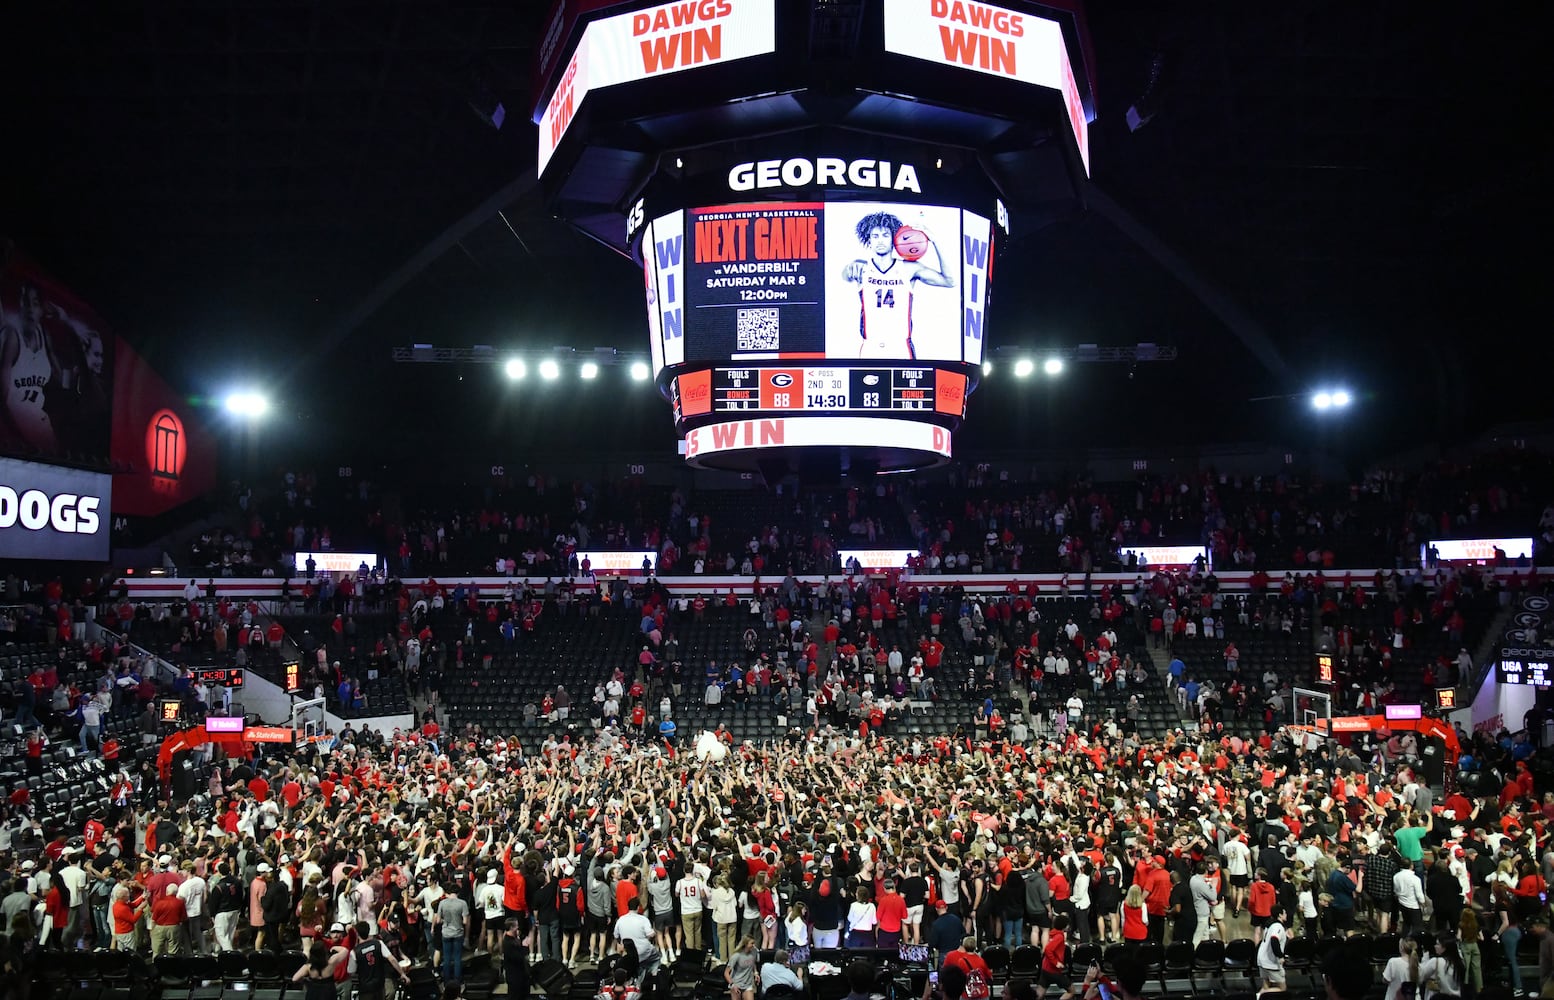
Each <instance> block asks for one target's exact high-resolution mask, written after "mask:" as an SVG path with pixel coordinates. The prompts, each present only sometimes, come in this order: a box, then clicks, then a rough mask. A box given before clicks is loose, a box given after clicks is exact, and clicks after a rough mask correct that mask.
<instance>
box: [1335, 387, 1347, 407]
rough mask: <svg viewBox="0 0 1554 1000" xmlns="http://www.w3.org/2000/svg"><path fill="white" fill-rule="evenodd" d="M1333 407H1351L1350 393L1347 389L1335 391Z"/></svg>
mask: <svg viewBox="0 0 1554 1000" xmlns="http://www.w3.org/2000/svg"><path fill="white" fill-rule="evenodd" d="M1333 405H1334V406H1336V407H1338V408H1340V409H1342V408H1343V407H1345V406H1348V405H1349V391H1348V390H1347V389H1335V390H1334V391H1333Z"/></svg>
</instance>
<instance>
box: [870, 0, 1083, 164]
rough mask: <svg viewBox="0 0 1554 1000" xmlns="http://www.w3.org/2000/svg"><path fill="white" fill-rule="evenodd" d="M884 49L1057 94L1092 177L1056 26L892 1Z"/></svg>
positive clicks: (935, 2) (935, 3) (967, 8)
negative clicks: (1026, 84) (1060, 96)
mask: <svg viewBox="0 0 1554 1000" xmlns="http://www.w3.org/2000/svg"><path fill="white" fill-rule="evenodd" d="M885 50H886V51H887V52H895V53H897V54H898V55H903V56H911V57H912V58H914V59H926V60H927V61H929V62H935V63H938V64H939V65H941V66H953V67H956V68H959V69H968V70H972V71H974V72H977V73H986V74H988V75H989V76H997V77H1002V78H1004V79H1006V80H1015V81H1018V82H1020V83H1028V84H1032V85H1034V86H1037V87H1046V88H1048V89H1049V90H1056V91H1058V92H1059V93H1061V94H1062V95H1063V104H1064V107H1065V110H1066V113H1067V115H1068V125H1069V129H1070V130H1071V131H1072V132H1073V133H1074V143H1075V144H1076V145H1077V146H1078V149H1079V159H1080V162H1082V163H1083V164H1084V167H1085V173H1086V174H1087V175H1088V174H1089V173H1090V123H1089V119H1088V118H1087V117H1086V116H1085V109H1084V102H1083V100H1082V99H1081V97H1080V94H1079V85H1078V83H1077V82H1076V81H1075V79H1074V67H1073V63H1072V62H1070V60H1069V57H1068V48H1067V46H1066V45H1064V43H1063V29H1062V28H1061V27H1060V26H1059V25H1058V23H1057V22H1056V21H1049V20H1047V19H1046V18H1043V17H1036V16H1035V15H1032V14H1027V13H1022V12H1019V11H1012V10H1008V9H1006V8H1003V7H995V6H994V5H992V4H986V3H974V2H971V0H890V2H889V3H887V4H885Z"/></svg>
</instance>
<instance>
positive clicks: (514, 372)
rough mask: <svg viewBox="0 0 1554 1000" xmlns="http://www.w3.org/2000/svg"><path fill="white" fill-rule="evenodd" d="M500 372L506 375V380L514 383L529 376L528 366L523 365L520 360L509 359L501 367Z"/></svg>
mask: <svg viewBox="0 0 1554 1000" xmlns="http://www.w3.org/2000/svg"><path fill="white" fill-rule="evenodd" d="M502 370H503V371H504V372H506V373H507V377H508V378H510V379H512V380H513V381H515V382H516V381H517V380H518V379H521V378H523V377H524V376H525V375H527V374H529V366H528V365H526V364H524V363H523V359H522V358H513V359H511V360H510V361H508V362H507V364H505V365H503V366H502Z"/></svg>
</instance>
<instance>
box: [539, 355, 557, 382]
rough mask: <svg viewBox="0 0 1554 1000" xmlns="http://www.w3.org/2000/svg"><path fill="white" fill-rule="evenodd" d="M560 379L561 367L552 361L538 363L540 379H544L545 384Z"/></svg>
mask: <svg viewBox="0 0 1554 1000" xmlns="http://www.w3.org/2000/svg"><path fill="white" fill-rule="evenodd" d="M560 377H561V366H560V365H558V364H556V363H555V362H554V361H550V360H548V359H547V360H545V361H541V362H540V378H542V379H544V380H545V381H547V382H553V381H555V380H556V379H558V378H560Z"/></svg>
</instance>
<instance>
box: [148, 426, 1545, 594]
mask: <svg viewBox="0 0 1554 1000" xmlns="http://www.w3.org/2000/svg"><path fill="white" fill-rule="evenodd" d="M1010 468H1011V466H1010V465H1000V464H993V463H970V464H964V465H958V466H953V467H952V468H951V469H950V470H948V471H947V472H943V473H938V474H935V475H930V476H927V477H924V478H923V480H922V481H921V482H920V483H918V484H915V485H912V484H902V483H899V482H897V481H881V482H880V483H877V484H875V485H874V486H872V487H869V488H858V487H853V488H849V489H843V490H836V491H820V492H814V491H808V492H800V493H798V494H797V495H795V493H794V492H793V491H792V490H791V489H789V490H788V491H787V492H786V493H783V494H781V495H779V496H777V497H776V498H775V499H774V500H773V502H771V503H766V502H765V501H764V498H765V497H766V494H763V493H762V492H760V491H754V490H752V491H745V492H726V491H725V492H719V491H711V492H706V491H700V492H693V493H689V494H688V493H686V492H685V491H683V490H680V489H672V488H669V487H657V486H651V485H648V484H646V483H645V482H644V481H643V480H642V479H641V478H640V477H628V478H624V479H620V480H615V481H611V482H605V483H600V484H595V483H589V482H582V481H570V482H568V481H561V480H558V479H557V478H556V477H554V476H550V475H547V474H545V473H544V472H525V473H522V474H517V475H514V474H509V473H504V474H503V475H501V476H493V477H491V478H490V479H489V480H488V481H487V482H486V483H485V485H484V486H483V487H481V488H480V489H478V490H472V491H470V492H471V494H472V495H477V494H478V495H479V501H478V502H476V503H470V504H466V505H462V506H459V507H453V508H448V507H446V506H445V504H446V499H445V497H446V491H444V492H442V493H439V494H436V495H435V496H428V497H427V498H425V502H424V503H419V502H417V499H418V498H414V497H411V496H406V495H402V494H399V493H391V492H390V493H386V491H384V490H383V489H382V488H381V486H380V484H378V483H376V482H374V481H370V480H368V479H366V478H362V477H359V476H355V475H349V476H348V475H346V474H347V473H350V472H351V470H348V469H341V470H332V471H335V472H338V473H339V475H337V476H336V475H329V476H319V475H317V474H315V473H312V472H297V471H286V472H284V473H283V474H281V475H280V477H279V479H278V481H277V482H276V483H274V484H271V485H269V486H267V487H266V488H265V489H262V490H261V491H259V492H258V493H257V494H256V492H255V490H254V489H253V488H252V487H249V486H241V485H235V486H234V488H233V491H232V497H233V501H232V506H233V509H234V518H233V521H232V524H231V526H230V527H229V528H228V529H227V530H225V531H216V530H211V531H207V532H205V533H203V534H202V535H201V536H200V537H199V538H197V539H195V540H194V541H193V542H191V543H190V546H189V550H188V551H187V554H186V555H185V554H182V553H180V559H179V560H178V561H180V562H181V563H183V564H185V565H186V566H187V568H188V569H190V570H191V571H193V572H195V573H200V574H211V575H218V576H219V575H227V576H242V575H249V574H258V573H260V572H265V573H275V572H279V573H285V572H287V570H288V568H289V567H290V566H291V564H290V563H289V562H288V561H287V560H289V559H290V554H291V553H293V552H299V551H303V552H306V551H315V552H316V551H327V550H331V549H334V550H341V551H353V550H358V549H359V550H364V551H375V552H380V553H383V554H384V555H385V556H386V557H387V558H388V560H389V562H390V564H391V571H392V572H394V573H396V574H400V575H405V576H412V575H423V576H424V575H434V574H438V573H444V574H446V573H448V572H460V573H463V572H477V571H478V572H484V573H490V572H495V573H501V572H507V571H510V572H512V573H515V574H516V575H557V576H560V575H564V573H565V567H566V565H567V561H568V557H569V555H570V553H571V552H572V551H573V550H575V549H577V548H578V547H579V546H581V547H583V548H589V547H594V548H634V549H651V550H653V551H655V552H657V553H658V558H659V565H660V572H663V573H669V572H675V573H681V574H692V573H707V574H709V575H717V574H742V575H746V576H772V575H781V574H783V573H788V572H794V573H808V572H818V573H824V572H827V571H834V570H837V569H839V568H840V566H839V564H838V562H837V561H836V560H837V553H838V552H839V551H840V550H841V549H845V548H848V547H871V548H872V547H882V546H887V545H889V546H896V547H903V548H904V547H907V546H917V547H920V548H921V550H922V551H923V553H924V558H925V563H927V564H929V568H933V569H945V570H962V571H964V570H968V569H971V568H972V567H980V568H981V570H982V571H983V572H1076V573H1083V572H1086V571H1089V570H1095V571H1100V570H1103V569H1109V568H1114V567H1118V566H1122V565H1126V560H1127V552H1128V551H1129V550H1130V549H1132V548H1134V547H1136V546H1141V545H1168V544H1169V545H1177V544H1188V545H1203V546H1205V547H1206V548H1207V549H1208V550H1209V551H1210V553H1211V558H1212V560H1213V563H1214V565H1215V566H1216V567H1219V568H1220V569H1221V570H1228V569H1246V570H1250V569H1254V568H1257V567H1263V568H1269V569H1273V568H1290V569H1295V570H1298V571H1299V570H1305V569H1307V568H1311V569H1316V568H1323V569H1327V570H1331V569H1333V568H1335V567H1340V568H1358V567H1374V566H1382V567H1388V568H1402V567H1404V566H1408V565H1417V563H1418V554H1419V550H1420V546H1421V544H1423V543H1424V542H1426V541H1429V540H1431V539H1438V538H1454V537H1483V536H1485V535H1488V536H1505V535H1510V536H1528V535H1531V536H1533V537H1534V538H1535V543H1536V546H1535V547H1536V551H1535V553H1532V554H1531V555H1532V557H1533V558H1535V559H1538V560H1541V561H1542V562H1548V561H1549V560H1550V558H1554V509H1550V508H1546V507H1544V506H1543V501H1544V498H1545V497H1546V496H1547V491H1548V490H1549V489H1550V488H1554V464H1551V461H1550V459H1548V458H1545V457H1543V456H1541V455H1539V454H1537V453H1533V452H1526V451H1513V452H1507V453H1496V454H1489V455H1484V456H1480V457H1478V458H1476V459H1475V460H1474V461H1473V462H1472V463H1467V464H1458V463H1452V462H1445V461H1443V462H1438V463H1434V464H1431V465H1428V466H1426V467H1425V468H1424V469H1422V470H1420V471H1417V472H1413V473H1409V474H1404V473H1403V472H1401V471H1399V470H1396V469H1391V468H1379V469H1373V470H1371V471H1369V472H1367V473H1365V474H1364V475H1363V476H1360V477H1357V478H1356V479H1354V480H1353V481H1351V482H1347V483H1345V482H1324V481H1322V480H1320V479H1311V478H1301V477H1296V476H1293V475H1290V474H1288V473H1287V472H1284V471H1282V470H1281V471H1279V472H1277V473H1270V474H1266V475H1234V474H1225V473H1219V472H1216V471H1214V470H1213V469H1208V470H1202V471H1198V472H1194V473H1191V474H1178V475H1166V476H1162V475H1157V474H1154V473H1141V474H1140V475H1139V476H1138V478H1137V479H1136V480H1135V481H1134V482H1131V483H1103V482H1097V481H1095V480H1094V479H1093V478H1092V477H1090V476H1088V475H1080V476H1074V477H1071V478H1068V479H1066V480H1064V481H1059V482H1048V483H1042V482H1035V481H1032V480H1031V479H1030V478H1029V477H1025V476H1022V475H1018V474H1014V475H1012V474H1011V472H1010ZM1510 555H1511V556H1512V558H1515V557H1516V556H1517V555H1518V554H1517V553H1512V554H1510Z"/></svg>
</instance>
